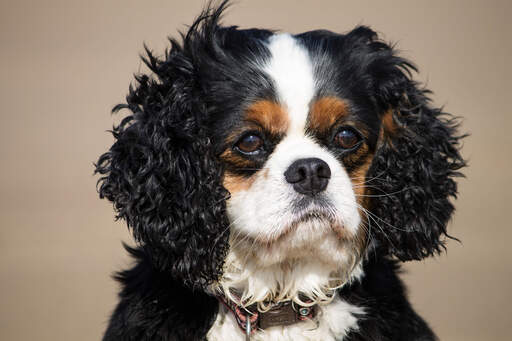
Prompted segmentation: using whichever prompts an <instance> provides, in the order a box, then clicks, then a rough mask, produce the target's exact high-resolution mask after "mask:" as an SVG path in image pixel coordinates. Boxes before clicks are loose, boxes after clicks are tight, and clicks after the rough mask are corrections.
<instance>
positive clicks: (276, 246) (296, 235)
mask: <svg viewBox="0 0 512 341" xmlns="http://www.w3.org/2000/svg"><path fill="white" fill-rule="evenodd" d="M232 236H234V237H233V238H231V243H230V244H231V245H230V246H231V250H232V251H233V252H235V253H237V254H240V255H245V256H246V258H247V259H250V260H251V262H255V263H257V264H258V265H259V266H272V265H275V264H280V263H283V262H290V261H291V262H296V261H300V260H301V259H308V260H312V259H316V260H318V261H320V262H322V263H324V264H329V265H333V266H336V265H337V264H340V262H344V261H345V258H346V257H347V252H353V251H354V250H353V244H354V238H351V235H350V233H348V231H346V230H345V228H344V226H343V223H342V221H341V219H336V217H333V216H332V215H330V214H328V213H326V212H324V211H307V212H304V213H300V214H296V215H295V216H294V217H293V218H292V219H290V220H289V221H288V222H287V223H286V224H284V225H283V226H281V227H280V228H279V229H273V230H271V232H269V233H266V234H259V235H257V236H251V235H248V234H244V232H243V231H236V230H235V231H233V232H232Z"/></svg>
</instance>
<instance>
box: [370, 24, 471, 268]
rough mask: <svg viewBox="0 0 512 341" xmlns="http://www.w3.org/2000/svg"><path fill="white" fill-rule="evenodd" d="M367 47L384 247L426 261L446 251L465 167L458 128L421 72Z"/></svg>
mask: <svg viewBox="0 0 512 341" xmlns="http://www.w3.org/2000/svg"><path fill="white" fill-rule="evenodd" d="M367 48H369V49H370V50H371V53H370V54H372V57H371V58H372V60H371V62H370V63H368V65H369V66H368V71H369V72H370V74H371V75H372V79H373V83H372V85H373V91H374V99H375V103H376V106H377V107H378V108H379V111H380V112H382V113H383V114H382V132H383V134H382V136H381V141H380V146H379V148H378V150H377V152H376V154H375V157H374V160H373V163H372V165H371V168H370V170H369V172H368V181H369V182H370V183H369V184H370V188H371V189H372V191H373V194H375V196H374V198H372V207H371V210H372V213H373V218H370V219H371V220H372V221H371V222H370V223H372V222H373V223H374V224H375V225H378V227H379V228H377V229H374V230H372V233H373V232H374V233H375V235H376V239H377V241H378V244H379V248H381V249H383V250H385V251H384V252H386V253H388V254H391V255H394V256H396V257H397V258H398V259H400V260H402V261H406V260H413V259H415V260H418V259H422V258H424V257H427V256H430V255H433V254H437V253H439V252H440V251H441V250H442V249H443V248H444V240H443V238H442V236H443V235H445V236H447V237H450V236H449V235H447V233H446V225H447V223H448V221H449V219H450V217H451V215H452V213H453V211H454V207H453V205H452V203H451V202H450V198H451V197H453V198H455V197H456V194H457V184H456V182H455V180H454V178H456V177H459V176H462V174H461V173H460V172H458V170H459V169H460V168H462V167H463V166H465V162H464V160H463V159H462V157H461V155H460V153H459V140H460V139H461V138H462V136H458V135H457V122H456V121H455V120H454V119H453V117H452V116H451V115H450V114H447V113H444V112H442V110H441V109H436V108H433V107H432V106H431V104H430V100H429V98H428V94H429V93H430V92H429V91H428V90H422V89H420V88H419V87H418V84H417V83H416V82H414V81H413V80H411V79H410V70H414V71H415V68H414V66H413V65H412V64H411V63H410V62H408V61H407V60H405V59H402V58H400V57H398V56H396V55H395V54H394V51H393V48H391V47H390V46H388V45H386V44H384V43H382V42H380V41H378V40H376V35H375V34H374V35H373V36H372V38H370V42H369V43H368V45H367Z"/></svg>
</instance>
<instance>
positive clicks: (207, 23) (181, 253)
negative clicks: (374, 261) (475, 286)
mask: <svg viewBox="0 0 512 341" xmlns="http://www.w3.org/2000/svg"><path fill="white" fill-rule="evenodd" d="M224 7H225V5H221V6H220V7H219V8H217V9H209V10H207V11H205V12H204V13H203V15H201V16H200V17H199V18H198V19H197V20H196V22H195V23H194V24H193V25H192V26H191V28H190V29H189V31H188V33H187V34H186V35H184V36H183V41H182V42H177V41H174V40H172V41H171V45H172V46H171V48H170V49H169V51H168V52H167V53H166V55H165V57H164V58H157V57H154V56H153V55H152V54H151V53H150V52H149V51H148V54H147V58H146V59H145V62H146V64H147V65H148V66H149V68H150V69H151V70H152V71H153V74H152V75H151V76H147V75H139V76H137V78H136V79H137V83H138V84H137V86H136V87H134V88H131V89H130V93H129V95H128V97H127V104H123V105H119V106H117V107H116V109H115V110H118V109H124V108H126V109H128V110H129V111H130V112H131V114H130V115H129V116H127V117H126V118H125V119H124V120H123V121H122V122H121V123H120V124H119V125H118V126H116V127H115V128H114V131H113V134H114V137H115V143H114V144H113V146H112V147H111V148H110V150H109V151H108V152H107V153H105V154H104V155H102V156H101V157H100V159H99V161H98V163H97V169H96V171H97V172H98V173H100V174H101V175H102V177H101V178H100V180H99V192H100V196H101V197H105V198H107V199H109V200H110V201H112V202H113V203H114V206H115V209H116V211H117V212H118V216H119V217H120V218H123V219H125V220H126V221H127V223H128V226H129V227H130V228H131V229H132V230H133V234H134V236H135V238H136V240H137V241H138V242H140V244H141V246H142V247H143V248H144V249H145V251H146V252H147V254H148V255H149V256H150V257H151V259H152V260H153V262H154V265H155V267H157V268H159V269H161V270H162V271H168V272H169V273H170V275H171V276H174V277H176V278H178V279H180V280H182V281H183V282H185V283H187V284H188V285H191V286H194V287H197V286H200V287H205V286H207V285H208V284H211V283H212V282H216V281H218V280H219V279H220V281H219V282H222V279H223V278H224V277H223V276H222V274H223V270H226V269H228V268H229V269H228V270H227V271H228V272H232V271H234V272H236V271H237V270H236V269H238V270H239V271H243V269H241V268H246V267H247V268H250V269H252V270H251V271H253V270H254V271H256V269H265V268H268V269H274V268H273V267H280V269H281V270H282V269H283V268H284V267H290V268H296V267H300V266H301V265H303V266H304V267H305V268H304V269H302V270H301V271H302V273H304V274H307V273H312V272H313V273H314V272H315V271H316V272H318V268H319V267H320V268H323V269H325V271H326V273H327V275H326V276H327V277H329V276H332V274H333V273H335V274H336V275H337V276H338V275H339V278H340V279H342V281H344V280H346V279H347V278H349V277H350V275H351V274H352V273H353V271H354V269H355V268H356V267H357V265H358V264H360V261H361V260H362V259H363V258H364V256H365V254H367V253H368V252H369V250H372V252H375V253H378V254H379V255H390V256H394V257H396V258H398V259H400V260H402V261H406V260H412V259H421V258H424V257H427V256H430V255H432V254H435V253H438V252H439V251H440V250H441V249H442V248H443V235H446V224H447V222H448V220H449V218H450V216H451V214H452V212H453V206H452V204H451V203H450V197H454V196H455V194H456V192H457V187H456V183H455V182H454V177H456V176H458V175H459V173H458V171H457V170H458V169H459V168H461V167H462V166H463V165H464V162H463V160H462V158H461V156H460V154H459V152H458V140H459V137H458V136H456V130H455V128H456V126H455V124H454V122H453V120H452V119H451V118H450V116H449V115H448V114H445V113H443V112H442V111H441V110H439V109H436V108H433V107H432V106H431V105H430V103H429V99H428V96H427V94H428V91H427V90H424V89H421V88H419V86H418V84H417V83H416V82H415V81H413V80H412V79H411V74H410V73H411V71H414V70H415V69H414V67H413V66H412V65H411V63H409V62H408V61H407V60H405V59H403V58H401V57H399V56H397V54H396V51H395V50H394V49H393V48H392V47H391V46H389V45H388V44H386V43H384V42H382V41H381V40H379V39H378V37H377V35H376V33H375V32H373V31H372V30H371V29H369V28H367V27H357V28H356V29H354V30H352V31H351V32H349V33H347V34H344V35H342V34H336V33H332V32H328V31H311V32H306V33H303V34H299V35H289V34H278V33H274V32H271V31H267V30H259V29H251V30H240V29H237V28H236V27H222V26H220V25H219V24H218V21H219V16H220V14H221V12H222V10H223V8H224ZM228 251H229V252H228ZM228 253H229V255H228ZM319 264H320V266H319ZM307 267H310V268H307ZM315 269H317V270H315ZM231 275H232V274H230V276H231ZM263 277H264V276H263ZM262 280H265V279H264V278H263V279H262ZM302 280H303V282H307V281H308V278H307V276H306V277H304V278H302ZM279 285H281V286H283V285H286V284H285V283H279ZM281 289H283V288H282V287H281Z"/></svg>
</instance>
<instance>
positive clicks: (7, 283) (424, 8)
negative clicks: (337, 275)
mask: <svg viewBox="0 0 512 341" xmlns="http://www.w3.org/2000/svg"><path fill="white" fill-rule="evenodd" d="M511 4H512V2H511V1H507V0H505V1H488V0H481V1H465V0H459V1H446V0H443V1H411V0H407V1H341V0H331V1H320V0H317V1H292V0H287V1H277V0H274V1H272V0H265V1H261V0H260V1H249V0H245V1H242V0H240V1H238V2H237V3H235V4H234V6H232V7H231V8H230V10H229V11H228V12H227V15H226V16H225V19H224V23H225V24H236V25H239V26H241V27H243V28H247V27H264V28H272V29H280V30H283V31H289V32H295V33H297V32H302V31H306V30H312V29H317V28H326V29H329V30H332V31H336V32H345V31H348V30H350V29H352V28H353V27H354V26H355V25H358V24H365V25H370V26H371V27H372V28H374V29H375V30H377V31H378V32H379V33H380V34H381V36H382V37H383V38H384V39H385V40H387V41H391V42H396V43H397V44H398V48H399V49H400V50H401V51H402V55H404V56H406V57H408V58H410V59H412V60H413V61H414V62H415V63H416V64H417V65H418V66H419V68H420V74H419V75H418V76H416V79H418V80H421V81H423V82H426V83H427V85H428V87H429V88H431V89H433V90H434V92H435V93H434V96H433V98H434V102H435V104H436V105H444V107H445V110H446V111H448V112H451V113H453V114H455V115H458V116H462V117H463V118H464V120H463V125H462V131H463V132H469V133H470V134H471V136H470V137H469V138H467V139H465V141H464V148H463V154H464V156H465V157H466V158H467V159H468V160H469V168H467V169H466V170H465V173H466V175H467V178H466V179H463V180H461V181H460V198H459V200H457V202H456V207H457V212H456V214H455V216H454V218H453V219H452V222H451V224H450V226H449V231H450V233H451V234H452V235H454V236H456V237H457V238H459V239H460V240H461V241H462V243H457V242H454V241H450V242H449V243H448V251H447V253H445V254H443V255H442V256H440V257H437V258H435V259H428V260H426V261H423V262H416V263H410V264H407V265H406V266H405V267H404V268H405V270H406V271H405V273H404V274H403V276H402V277H403V278H404V280H405V281H406V283H407V284H408V286H409V293H410V297H411V300H412V303H413V305H414V307H415V308H416V309H417V311H418V312H419V313H420V314H421V315H422V316H423V317H424V318H425V319H426V320H427V321H428V322H429V323H430V324H431V326H432V327H433V329H434V330H435V332H436V333H437V334H438V335H439V337H440V338H441V340H461V341H462V340H464V341H472V340H479V341H481V340H503V341H505V340H510V332H511V328H512V327H511V326H512V321H511V316H512V308H511V307H512V300H511V298H512V294H511V292H512V273H511V272H512V268H511V265H510V262H511V260H512V257H511V255H512V250H511V249H512V247H511V245H510V241H511V240H512V226H511V223H510V221H509V219H510V218H509V216H510V214H509V213H510V212H511V208H510V207H509V206H510V203H511V200H510V199H511V195H510V193H511V186H510V178H509V176H510V174H511V171H510V168H511V167H512V160H511V159H512V157H511V152H510V146H511V142H512V139H511V136H512V134H510V129H511V126H512V124H511V123H512V122H511V113H510V109H509V108H510V104H509V103H510V100H511V90H512V89H511V86H510V80H511V79H512V77H511V76H512V75H511V67H510V65H509V63H510V58H509V56H510V54H511V53H512V48H511V37H510V35H511V33H512V25H511V24H510V16H511V15H512V11H511V9H512V6H511ZM202 7H203V1H185V0H183V1H163V0H162V1H156V0H152V1H127V0H122V1H109V0H107V1H105V0H94V1H75V0H73V1H66V0H62V1H55V0H47V1H36V0H34V1H14V0H12V1H5V0H3V1H2V3H1V4H0V19H1V20H0V42H1V45H0V46H1V47H0V49H1V50H0V52H1V53H0V75H1V77H2V82H1V85H0V99H1V101H0V103H1V105H0V114H1V118H2V119H1V124H0V160H1V167H0V193H1V197H0V339H1V340H6V341H7V340H8V341H15V340H39V341H44V340H52V341H55V340H74V341H82V340H84V341H85V340H88V341H90V340H99V339H100V338H101V335H102V333H103V331H104V330H105V327H106V324H107V321H108V318H109V315H110V313H111V311H112V309H113V308H114V305H115V304H116V300H117V299H116V294H117V290H118V287H117V284H116V283H115V282H114V281H113V280H112V279H111V278H110V275H111V274H112V272H113V271H115V270H120V269H122V268H123V267H125V266H127V265H129V264H130V260H129V259H128V257H127V256H126V253H125V252H124V250H123V249H122V247H121V241H122V240H124V241H128V242H131V238H130V236H129V234H128V231H127V229H126V227H125V224H124V223H123V222H114V213H113V210H112V206H111V204H110V203H108V202H107V201H104V200H99V199H98V196H97V193H96V189H95V183H96V180H97V177H94V176H93V175H92V173H93V162H94V161H96V159H97V157H98V156H99V155H100V154H101V153H103V152H104V151H106V150H107V148H108V147H109V146H110V145H111V143H112V137H111V135H110V134H109V133H107V132H106V131H107V130H108V129H110V128H111V126H112V123H113V122H114V120H118V118H115V117H111V115H110V114H109V112H110V110H111V108H112V107H113V106H114V105H115V104H117V103H119V102H122V101H123V100H124V97H125V95H126V93H127V90H128V85H129V84H130V82H132V81H133V74H134V73H137V72H139V71H144V70H145V69H144V68H143V67H142V64H141V62H140V59H139V57H138V55H139V53H142V51H143V42H145V43H147V45H148V46H149V47H151V48H152V49H153V50H154V51H156V52H157V54H160V55H161V54H163V51H164V48H165V47H166V46H167V36H169V35H170V36H174V37H177V36H178V33H177V31H178V30H185V29H186V25H187V24H190V23H191V22H192V20H193V18H194V17H195V16H196V15H197V14H198V13H199V11H200V10H201V8H202Z"/></svg>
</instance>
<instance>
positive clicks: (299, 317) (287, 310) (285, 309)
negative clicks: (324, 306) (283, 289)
mask: <svg viewBox="0 0 512 341" xmlns="http://www.w3.org/2000/svg"><path fill="white" fill-rule="evenodd" d="M217 298H218V299H219V301H220V302H222V303H223V304H224V305H225V306H226V307H227V308H228V309H229V310H230V311H231V312H232V313H233V315H234V316H235V319H236V322H237V323H238V326H239V327H240V329H242V331H243V332H244V333H245V334H246V335H248V336H250V335H252V334H253V333H254V332H255V331H256V330H258V329H259V330H264V329H267V328H270V327H274V326H288V325H291V324H294V323H297V322H301V321H305V320H310V319H312V318H314V317H315V316H316V312H317V307H316V305H313V306H302V305H298V304H296V303H295V302H292V301H285V302H280V303H278V304H275V305H274V306H273V307H272V308H270V310H268V311H266V312H260V311H258V308H257V306H256V304H253V305H250V306H248V307H242V306H240V305H238V304H237V303H235V302H233V301H232V300H230V299H228V298H226V297H225V296H224V295H219V296H217Z"/></svg>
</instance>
